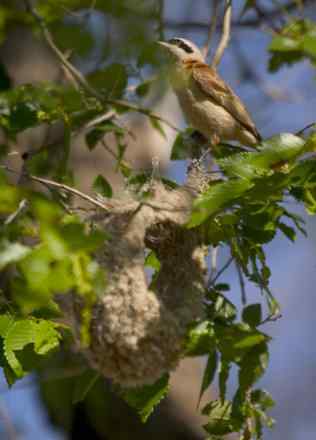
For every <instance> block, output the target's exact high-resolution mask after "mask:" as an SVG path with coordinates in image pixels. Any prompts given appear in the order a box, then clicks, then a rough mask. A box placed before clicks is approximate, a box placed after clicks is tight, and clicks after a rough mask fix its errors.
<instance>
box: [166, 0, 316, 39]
mask: <svg viewBox="0 0 316 440" xmlns="http://www.w3.org/2000/svg"><path fill="white" fill-rule="evenodd" d="M313 1H314V0H305V1H304V5H305V6H308V5H309V4H312V2H313ZM284 7H285V8H286V9H287V11H288V12H291V11H294V10H295V9H297V0H294V1H291V2H289V3H288V4H285V5H284ZM282 13H283V8H282V9H280V8H275V9H273V10H272V11H267V12H266V13H265V19H266V20H268V19H270V20H271V19H274V18H278V17H279V16H280V15H281V14H282ZM263 21H264V20H263V17H259V18H249V19H247V20H245V19H243V20H235V21H232V27H236V28H256V27H258V26H260V25H261V24H262V23H263ZM209 26H210V25H209V23H208V22H200V21H176V20H165V27H167V28H168V29H176V30H188V29H189V30H194V31H203V32H205V31H206V30H207V29H209ZM217 27H218V26H217Z"/></svg>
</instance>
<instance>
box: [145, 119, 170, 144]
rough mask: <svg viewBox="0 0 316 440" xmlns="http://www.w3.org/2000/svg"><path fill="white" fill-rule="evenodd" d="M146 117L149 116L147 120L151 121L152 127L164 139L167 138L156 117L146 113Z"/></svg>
mask: <svg viewBox="0 0 316 440" xmlns="http://www.w3.org/2000/svg"><path fill="white" fill-rule="evenodd" d="M148 118H149V122H150V123H151V125H152V126H153V128H154V129H155V130H157V131H158V132H159V133H160V134H161V136H162V137H163V138H164V139H167V135H166V132H165V130H164V128H163V125H162V123H161V122H160V121H159V120H158V119H157V118H156V117H153V116H150V115H148Z"/></svg>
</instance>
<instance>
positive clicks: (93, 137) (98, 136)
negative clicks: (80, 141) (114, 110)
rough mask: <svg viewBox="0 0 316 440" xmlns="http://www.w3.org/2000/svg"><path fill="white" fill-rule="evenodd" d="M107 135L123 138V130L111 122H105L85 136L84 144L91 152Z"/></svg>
mask: <svg viewBox="0 0 316 440" xmlns="http://www.w3.org/2000/svg"><path fill="white" fill-rule="evenodd" d="M107 133H114V134H115V135H116V136H119V137H121V136H124V134H125V130H124V129H123V128H122V127H119V126H118V125H116V124H114V123H113V122H111V121H106V122H104V123H102V124H99V125H97V126H96V127H95V128H94V129H93V130H91V131H89V133H87V135H86V142H87V145H88V148H89V150H93V149H94V148H95V147H96V145H97V144H98V142H100V141H101V140H102V139H104V136H105V135H106V134H107Z"/></svg>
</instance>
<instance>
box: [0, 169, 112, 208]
mask: <svg viewBox="0 0 316 440" xmlns="http://www.w3.org/2000/svg"><path fill="white" fill-rule="evenodd" d="M1 168H3V169H5V170H6V171H8V172H10V173H14V174H19V173H18V172H17V171H15V170H13V169H12V168H9V167H8V166H6V165H1ZM24 176H25V177H26V178H28V179H30V180H33V181H34V182H38V183H41V184H42V185H45V186H47V187H52V188H57V189H60V190H63V191H66V192H68V193H69V194H73V195H75V196H77V197H80V198H81V199H83V200H86V201H88V202H90V203H91V204H93V205H94V206H97V207H98V208H101V209H103V210H105V211H108V208H107V207H106V206H105V205H104V204H103V203H101V202H99V201H98V200H96V199H94V198H93V197H91V196H89V195H88V194H85V193H83V192H81V191H79V190H78V189H76V188H73V187H71V186H68V185H65V184H64V183H60V182H55V181H54V180H50V179H45V178H44V177H38V176H34V175H32V174H27V173H24Z"/></svg>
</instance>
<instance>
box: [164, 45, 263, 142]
mask: <svg viewBox="0 0 316 440" xmlns="http://www.w3.org/2000/svg"><path fill="white" fill-rule="evenodd" d="M158 43H159V44H160V45H161V46H162V47H163V48H164V49H165V50H166V51H167V53H168V55H169V57H170V61H171V63H170V64H171V72H170V82H171V86H172V88H173V90H174V92H175V94H176V95H177V98H178V101H179V104H180V107H181V109H182V111H183V114H184V117H185V119H186V121H187V123H188V124H190V125H191V126H192V127H193V128H194V129H195V130H197V131H198V132H199V133H200V134H202V136H204V137H205V138H206V139H207V140H209V141H210V142H211V144H214V145H216V144H218V143H220V142H221V141H223V142H225V141H237V142H239V143H240V144H241V145H245V146H250V147H254V146H256V145H257V144H259V143H260V141H261V136H260V134H259V132H258V130H257V128H256V126H255V124H254V122H253V120H252V118H251V116H250V114H249V112H248V110H247V109H246V107H245V105H244V104H243V103H242V101H241V99H240V98H239V97H238V96H237V95H236V94H235V93H234V91H233V90H232V89H231V88H230V87H229V86H228V85H227V84H226V82H225V81H224V80H223V79H222V78H221V77H220V76H219V74H218V73H217V72H216V70H215V69H214V68H212V67H210V66H209V65H208V64H207V63H206V62H205V58H204V56H203V55H202V52H201V51H200V49H199V48H198V47H197V46H196V45H195V44H194V43H193V42H191V41H189V40H187V39H184V38H172V39H170V40H168V41H159V42H158Z"/></svg>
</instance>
